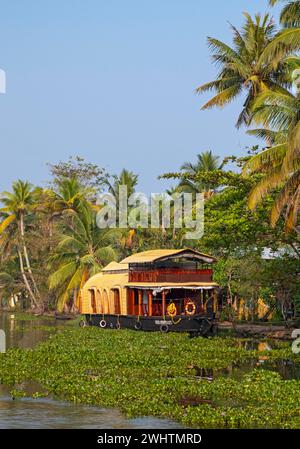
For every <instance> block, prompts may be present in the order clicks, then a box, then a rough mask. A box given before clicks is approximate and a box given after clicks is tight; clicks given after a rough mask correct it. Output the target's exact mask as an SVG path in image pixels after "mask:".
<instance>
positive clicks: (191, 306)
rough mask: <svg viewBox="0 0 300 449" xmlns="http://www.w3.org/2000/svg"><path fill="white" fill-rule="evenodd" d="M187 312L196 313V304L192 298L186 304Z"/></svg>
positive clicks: (189, 313)
mask: <svg viewBox="0 0 300 449" xmlns="http://www.w3.org/2000/svg"><path fill="white" fill-rule="evenodd" d="M185 313H186V314H187V315H189V316H193V315H195V313H196V304H195V303H194V301H192V300H191V299H189V300H188V301H187V303H186V305H185Z"/></svg>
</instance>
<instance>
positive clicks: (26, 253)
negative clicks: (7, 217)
mask: <svg viewBox="0 0 300 449" xmlns="http://www.w3.org/2000/svg"><path fill="white" fill-rule="evenodd" d="M20 231H21V239H22V245H23V251H24V257H25V262H26V268H27V271H28V273H29V277H30V279H31V282H32V285H33V288H34V290H35V293H36V295H37V296H38V298H39V300H41V295H40V292H39V289H38V287H37V285H36V282H35V279H34V277H33V273H32V270H31V265H30V262H29V256H28V251H27V247H26V243H25V227H24V216H23V214H22V213H21V215H20Z"/></svg>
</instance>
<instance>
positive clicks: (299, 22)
mask: <svg viewBox="0 0 300 449" xmlns="http://www.w3.org/2000/svg"><path fill="white" fill-rule="evenodd" d="M280 1H281V2H284V3H286V5H285V6H284V8H283V9H282V11H281V14H280V23H281V24H282V25H283V26H284V27H286V28H292V27H296V28H297V27H299V26H300V1H299V0H296V1H291V0H280ZM278 2H279V0H269V3H270V5H271V6H274V5H275V4H276V3H278Z"/></svg>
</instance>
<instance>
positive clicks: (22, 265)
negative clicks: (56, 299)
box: [17, 248, 37, 308]
mask: <svg viewBox="0 0 300 449" xmlns="http://www.w3.org/2000/svg"><path fill="white" fill-rule="evenodd" d="M17 251H18V256H19V264H20V270H21V275H22V278H23V281H24V284H25V286H26V289H27V291H28V293H29V296H30V298H31V307H32V308H34V307H37V300H36V298H35V295H34V293H33V291H32V289H31V287H30V284H29V282H28V279H27V277H26V273H25V270H24V263H23V257H22V254H21V251H20V249H19V248H18V249H17Z"/></svg>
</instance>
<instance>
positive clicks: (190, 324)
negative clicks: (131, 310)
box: [82, 314, 217, 337]
mask: <svg viewBox="0 0 300 449" xmlns="http://www.w3.org/2000/svg"><path fill="white" fill-rule="evenodd" d="M85 324H86V325H88V326H97V327H99V328H103V329H131V330H136V331H144V332H162V333H168V332H188V333H190V334H192V335H195V336H204V337H205V336H213V335H215V334H216V331H217V323H216V321H215V319H214V318H209V317H207V316H205V317H203V316H198V315H197V316H192V317H186V316H177V317H173V318H170V317H166V318H165V319H164V318H163V317H157V316H155V317H143V316H142V317H136V316H130V315H126V316H116V315H108V314H105V315H95V314H87V315H85V321H84V322H82V325H85Z"/></svg>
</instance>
